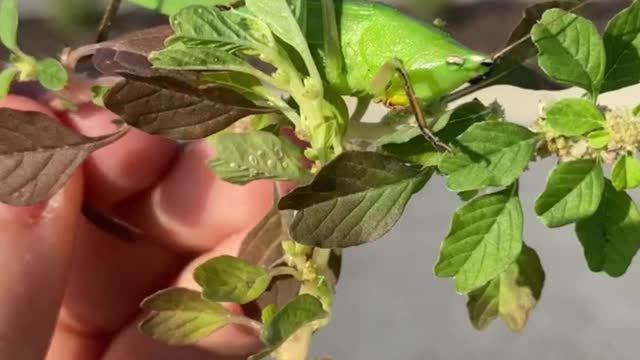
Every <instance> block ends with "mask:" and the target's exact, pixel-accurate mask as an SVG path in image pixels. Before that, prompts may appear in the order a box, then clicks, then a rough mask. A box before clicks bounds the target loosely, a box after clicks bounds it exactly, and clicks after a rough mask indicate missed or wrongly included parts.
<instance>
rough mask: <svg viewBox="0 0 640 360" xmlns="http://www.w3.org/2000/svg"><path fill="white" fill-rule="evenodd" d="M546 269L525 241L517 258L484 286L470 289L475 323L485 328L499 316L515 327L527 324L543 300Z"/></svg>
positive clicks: (476, 326)
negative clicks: (541, 299)
mask: <svg viewBox="0 0 640 360" xmlns="http://www.w3.org/2000/svg"><path fill="white" fill-rule="evenodd" d="M544 280H545V273H544V269H543V268H542V264H541V263H540V258H539V257H538V254H537V253H536V252H535V250H533V249H531V248H530V247H528V246H526V245H523V247H522V252H521V253H520V256H518V260H516V262H515V263H513V264H511V266H509V268H508V269H507V270H505V271H504V272H503V273H502V274H500V275H498V276H497V277H496V278H495V279H493V280H491V281H490V282H489V283H487V284H486V285H484V286H483V287H481V288H479V289H477V290H474V291H472V292H471V293H469V300H468V301H467V310H468V311H469V318H470V319H471V323H472V324H473V326H474V327H475V328H476V329H478V330H482V329H485V328H486V327H487V326H489V324H491V322H492V321H493V320H495V319H496V318H497V317H498V316H499V317H500V318H501V319H502V320H503V321H504V322H505V324H506V325H507V327H508V328H509V329H511V330H512V331H520V330H522V329H523V328H524V327H525V325H526V324H527V320H528V318H529V312H530V311H531V310H533V309H534V308H535V306H536V304H537V303H538V300H540V295H541V294H542V288H543V286H544Z"/></svg>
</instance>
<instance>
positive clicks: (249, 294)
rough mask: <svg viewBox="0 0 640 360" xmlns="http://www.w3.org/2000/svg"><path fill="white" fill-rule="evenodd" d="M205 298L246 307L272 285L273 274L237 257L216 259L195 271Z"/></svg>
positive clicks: (226, 256) (195, 276)
mask: <svg viewBox="0 0 640 360" xmlns="http://www.w3.org/2000/svg"><path fill="white" fill-rule="evenodd" d="M193 278H194V279H195V281H196V283H198V285H200V286H201V287H202V296H203V297H204V298H205V299H207V300H210V301H215V302H232V303H238V304H246V303H248V302H250V301H253V300H255V299H257V298H258V296H260V295H262V293H263V292H264V291H265V290H266V289H267V287H268V286H269V283H270V282H271V276H270V275H269V273H268V272H267V271H266V270H265V269H263V268H261V267H257V266H254V265H252V264H249V263H247V262H245V261H243V260H240V259H238V258H236V257H233V256H228V255H223V256H218V257H215V258H213V259H211V260H209V261H207V262H205V263H203V264H202V265H200V266H198V267H197V268H196V269H195V270H194V272H193Z"/></svg>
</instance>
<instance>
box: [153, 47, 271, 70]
mask: <svg viewBox="0 0 640 360" xmlns="http://www.w3.org/2000/svg"><path fill="white" fill-rule="evenodd" d="M149 61H151V63H152V64H153V65H154V66H155V67H159V68H163V69H169V70H218V71H219V70H230V71H237V72H241V73H245V74H249V75H253V76H256V77H258V78H261V77H262V78H264V77H265V76H266V75H264V74H261V73H260V72H259V71H258V70H257V69H255V68H254V67H253V66H251V65H249V64H248V63H247V62H245V61H244V60H242V59H241V58H239V57H237V56H235V55H233V54H230V53H229V52H227V51H226V50H224V49H219V48H216V47H212V46H207V45H202V46H201V45H185V44H182V43H177V44H174V45H171V46H169V47H167V48H165V49H163V50H160V51H156V52H153V53H151V55H149Z"/></svg>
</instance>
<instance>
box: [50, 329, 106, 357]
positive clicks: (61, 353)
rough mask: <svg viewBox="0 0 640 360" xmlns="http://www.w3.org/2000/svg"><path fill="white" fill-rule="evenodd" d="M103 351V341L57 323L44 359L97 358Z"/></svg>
mask: <svg viewBox="0 0 640 360" xmlns="http://www.w3.org/2000/svg"><path fill="white" fill-rule="evenodd" d="M103 351H104V341H103V339H100V338H98V337H88V336H86V334H80V333H78V332H76V331H74V330H73V329H70V328H68V327H66V326H63V325H60V324H58V325H57V326H56V329H55V331H54V333H53V338H52V340H51V345H50V346H49V350H48V352H47V357H46V360H89V359H99V358H100V356H101V354H102V352H103Z"/></svg>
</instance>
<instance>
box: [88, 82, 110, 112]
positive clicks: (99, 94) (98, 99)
mask: <svg viewBox="0 0 640 360" xmlns="http://www.w3.org/2000/svg"><path fill="white" fill-rule="evenodd" d="M109 89H111V87H110V86H100V85H96V86H92V87H91V95H92V96H93V100H92V101H93V103H94V104H96V105H98V106H102V107H104V97H105V95H107V92H109Z"/></svg>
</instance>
